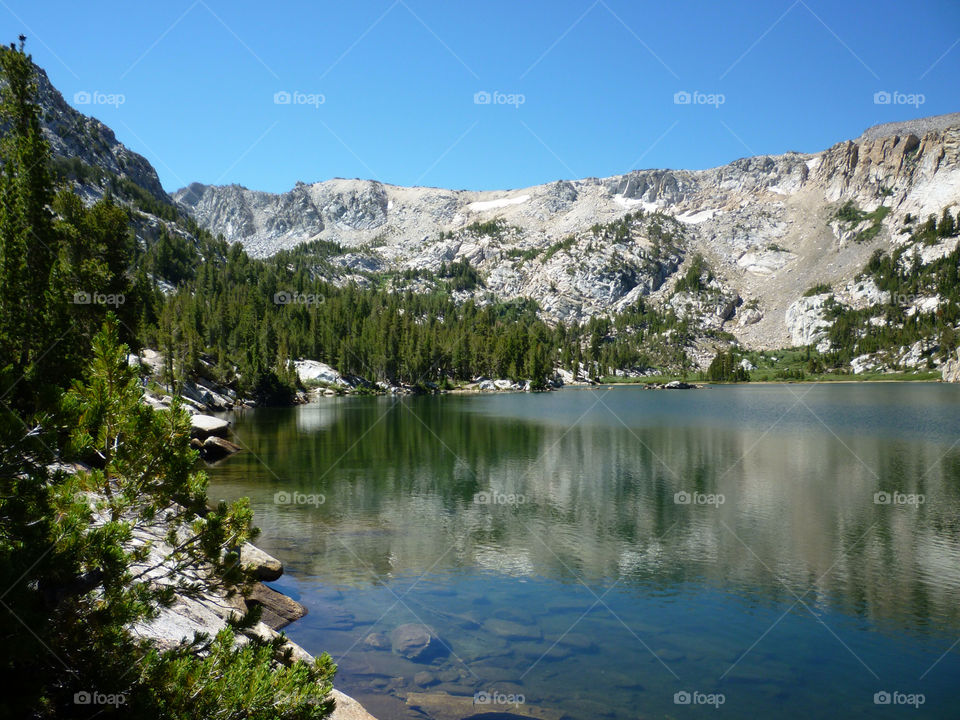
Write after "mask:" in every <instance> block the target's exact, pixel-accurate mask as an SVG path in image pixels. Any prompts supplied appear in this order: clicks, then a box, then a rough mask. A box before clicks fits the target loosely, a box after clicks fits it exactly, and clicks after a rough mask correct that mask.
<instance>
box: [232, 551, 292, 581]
mask: <svg viewBox="0 0 960 720" xmlns="http://www.w3.org/2000/svg"><path fill="white" fill-rule="evenodd" d="M240 562H241V563H242V564H243V566H244V567H245V568H247V569H249V570H253V571H254V572H255V573H256V577H257V580H266V581H267V582H269V581H270V580H276V579H277V578H278V577H280V576H281V575H283V563H281V562H280V561H279V560H277V559H276V558H275V557H273V556H272V555H268V554H267V553H265V552H264V551H263V550H261V549H260V548H258V547H257V546H256V545H251V544H250V543H244V544H243V547H242V548H240Z"/></svg>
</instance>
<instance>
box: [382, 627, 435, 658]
mask: <svg viewBox="0 0 960 720" xmlns="http://www.w3.org/2000/svg"><path fill="white" fill-rule="evenodd" d="M390 644H391V645H392V647H393V651H394V652H395V653H397V654H398V655H400V656H401V657H405V658H406V659H407V660H413V661H414V662H429V661H430V660H432V659H433V658H435V657H438V656H439V655H442V654H444V653H445V651H446V648H445V647H444V646H443V644H442V643H441V642H440V641H439V639H438V638H437V636H436V635H434V634H433V633H432V632H431V631H430V628H428V627H427V626H426V625H419V624H417V623H407V624H406V625H400V626H399V627H396V628H394V630H393V632H391V633H390Z"/></svg>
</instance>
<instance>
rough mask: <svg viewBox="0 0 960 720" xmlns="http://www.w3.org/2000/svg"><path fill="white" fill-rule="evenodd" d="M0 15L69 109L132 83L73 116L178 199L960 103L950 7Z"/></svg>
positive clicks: (790, 129)
mask: <svg viewBox="0 0 960 720" xmlns="http://www.w3.org/2000/svg"><path fill="white" fill-rule="evenodd" d="M0 27H2V28H3V29H4V31H5V33H4V35H5V36H6V37H5V40H4V41H6V42H9V41H11V40H13V39H15V37H16V36H17V35H18V34H19V33H21V32H23V33H24V34H26V35H27V36H28V49H29V50H30V51H31V52H32V53H33V56H34V60H35V61H36V62H37V63H38V64H40V65H41V66H43V67H44V68H46V70H47V72H48V73H49V75H50V77H51V79H52V80H53V82H54V84H55V85H56V86H57V87H58V88H59V89H60V90H61V91H62V92H63V94H64V96H65V97H66V98H67V100H68V102H71V103H72V104H75V94H76V93H82V92H84V91H85V92H88V93H102V94H104V95H106V96H109V95H122V96H123V100H124V102H123V103H122V104H117V105H110V104H105V103H104V102H103V101H108V100H110V98H109V97H105V96H104V95H91V98H92V99H93V100H95V101H99V102H96V104H86V105H77V107H78V108H79V109H81V110H82V111H84V112H87V113H88V114H93V115H95V116H97V117H99V118H100V119H101V120H103V121H104V122H105V123H107V124H108V125H110V126H111V127H112V128H113V129H114V130H115V131H116V133H117V136H118V137H119V138H120V139H121V140H122V141H123V142H124V143H125V144H127V145H128V146H129V147H131V148H132V149H134V150H136V151H137V152H140V153H142V154H143V155H145V156H146V157H147V158H148V159H149V160H150V161H151V162H152V163H153V164H154V166H155V167H156V168H157V171H158V172H159V174H160V179H161V181H162V182H163V185H164V187H165V188H167V189H168V190H174V189H176V188H178V187H181V186H182V185H184V184H186V183H188V182H193V181H201V182H205V183H240V184H243V185H245V186H247V187H250V188H254V189H261V190H270V191H282V190H286V189H288V188H290V187H291V186H292V185H293V184H294V183H295V182H296V181H297V180H303V181H305V182H314V181H317V180H324V179H327V178H331V177H362V178H376V179H379V180H381V181H383V182H389V183H395V184H400V185H412V184H422V185H432V186H440V187H452V188H470V189H495V188H510V187H522V186H526V185H532V184H536V183H542V182H549V181H552V180H556V179H558V178H572V177H588V176H598V177H602V176H607V175H613V174H617V173H622V172H626V171H628V170H631V169H635V168H649V167H673V168H703V167H711V166H715V165H720V164H723V163H726V162H729V161H731V160H733V159H735V158H738V157H743V156H746V155H753V154H761V153H781V152H785V151H788V150H799V151H816V150H820V149H823V148H825V147H828V146H829V145H831V144H833V143H835V142H838V141H840V140H843V139H847V138H851V137H855V136H856V135H858V134H859V133H860V132H861V131H862V130H863V129H864V128H866V127H867V126H869V125H873V124H876V123H880V122H887V121H892V120H899V119H905V118H910V117H917V116H922V115H935V114H940V113H946V112H953V111H957V110H960V2H957V0H927V1H924V0H920V1H919V2H916V3H909V4H905V3H902V2H895V1H893V0H863V1H861V0H844V1H842V2H836V1H835V0H797V1H796V2H794V0H755V1H753V2H714V1H712V0H700V1H697V2H688V1H686V0H667V1H663V0H660V1H658V2H645V1H644V2H637V1H635V0H597V1H596V2H594V0H551V1H549V2H548V1H542V2H541V1H536V2H533V1H527V2H525V1H523V0H521V1H520V2H517V1H516V0H514V1H513V2H509V1H500V0H493V1H490V0H485V1H484V2H472V3H467V2H450V1H449V0H444V1H442V2H441V1H440V0H377V1H371V2H352V1H350V2H343V1H342V0H340V1H338V2H302V3H301V2H296V3H293V2H275V3H263V2H257V3H253V2H223V1H221V0H196V1H194V0H170V1H168V2H163V3H141V2H130V0H127V2H109V1H104V2H84V3H79V2H75V1H73V0H71V2H37V0H0ZM483 91H486V92H489V93H494V92H495V91H496V92H499V93H501V94H502V95H499V96H496V97H495V98H494V99H495V100H499V101H502V102H491V103H489V104H476V103H475V102H474V95H475V93H478V92H483ZM681 91H686V92H689V93H693V92H694V91H698V92H699V93H701V95H699V96H695V97H694V98H693V99H694V100H700V101H709V100H714V101H716V100H719V98H717V97H714V98H710V97H707V96H708V95H714V96H716V95H719V94H722V96H723V98H722V99H723V102H722V104H719V105H709V104H705V103H704V102H691V103H689V104H677V103H675V102H674V94H675V93H677V92H681ZM878 91H886V92H889V93H894V92H899V93H902V95H900V96H891V98H892V100H893V102H891V103H889V104H876V103H875V102H874V93H876V92H878ZM278 92H288V93H291V102H290V103H289V104H277V103H275V102H274V96H275V94H276V93H278ZM294 93H299V95H294ZM920 94H922V96H923V98H922V99H923V103H922V104H919V106H917V105H916V104H908V103H909V102H911V101H914V102H917V101H919V99H920V98H910V97H908V96H909V95H920ZM510 95H514V96H516V95H522V96H523V103H522V104H514V105H511V104H507V102H506V101H509V100H511V99H512V100H518V98H515V97H514V98H510V97H509V96H510ZM281 97H282V96H281ZM321 99H322V100H323V102H322V103H321V102H319V101H320V100H321ZM311 102H312V104H311Z"/></svg>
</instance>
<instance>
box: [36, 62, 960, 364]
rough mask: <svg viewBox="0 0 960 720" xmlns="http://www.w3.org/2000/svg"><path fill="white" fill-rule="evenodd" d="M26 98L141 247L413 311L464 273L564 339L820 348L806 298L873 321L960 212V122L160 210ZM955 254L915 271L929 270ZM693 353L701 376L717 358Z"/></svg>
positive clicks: (117, 157) (313, 188) (44, 95)
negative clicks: (514, 179)
mask: <svg viewBox="0 0 960 720" xmlns="http://www.w3.org/2000/svg"><path fill="white" fill-rule="evenodd" d="M37 84H38V90H39V96H40V105H41V109H42V123H43V128H44V132H45V134H46V135H47V138H48V140H49V141H50V143H51V147H52V149H53V151H54V154H55V160H56V161H55V166H56V169H57V170H58V172H59V173H60V174H61V175H62V176H64V177H65V179H68V180H70V181H72V183H73V185H74V187H75V188H76V189H77V190H78V191H79V192H80V194H81V195H82V196H83V197H84V198H85V199H87V200H88V201H93V200H94V199H96V198H98V197H100V196H102V195H103V194H104V193H105V192H108V191H110V192H112V193H114V194H115V196H117V197H119V198H120V199H121V200H122V201H124V202H128V203H129V204H131V205H132V206H133V207H134V208H135V209H136V210H137V211H138V212H136V213H134V225H135V227H136V231H137V236H138V238H139V239H140V241H141V243H142V244H149V243H150V242H151V241H152V240H153V239H155V238H156V237H157V234H158V233H159V231H160V230H161V229H163V228H166V229H167V230H168V231H170V232H173V233H178V234H180V235H181V236H188V235H189V234H190V230H189V227H190V226H191V224H192V223H194V222H195V223H196V224H197V225H199V226H200V227H202V228H205V229H207V230H209V231H210V232H212V233H213V234H215V235H217V234H222V235H223V236H224V237H225V238H226V239H227V240H228V241H230V242H238V243H241V244H242V245H243V246H244V247H245V249H246V250H247V251H248V252H249V253H250V254H251V255H253V256H260V257H266V256H271V255H274V254H275V253H277V252H279V251H281V250H284V249H291V248H296V247H299V246H302V245H303V244H304V243H308V242H310V241H317V240H319V241H326V242H327V243H335V244H336V246H331V247H337V250H336V251H334V252H328V253H327V254H326V255H325V257H324V260H325V262H324V263H323V267H322V269H321V270H320V271H321V272H322V273H323V274H324V275H326V276H327V277H328V278H329V279H330V280H331V281H333V282H335V283H338V284H345V283H350V282H356V283H358V284H360V285H365V284H366V285H369V284H376V285H378V286H383V285H384V283H385V284H386V287H389V288H393V289H395V290H413V291H417V292H423V291H427V290H429V289H431V288H435V287H437V283H436V282H435V278H436V276H437V275H438V274H439V273H442V272H443V271H444V269H445V268H447V267H449V266H450V265H451V264H452V263H457V262H463V261H466V262H468V263H469V264H470V265H471V266H472V267H473V268H475V269H476V270H477V272H478V274H479V278H480V282H479V283H478V284H476V285H475V286H473V287H469V288H463V289H461V290H458V291H457V292H456V295H457V297H458V298H460V299H467V298H469V297H473V298H476V299H477V300H478V301H480V302H486V301H488V300H487V298H491V297H492V298H497V299H500V300H512V299H530V300H534V301H536V303H537V304H538V306H539V308H540V311H541V313H542V314H543V316H544V317H545V318H546V319H548V320H563V321H568V322H582V321H584V320H586V319H588V318H590V317H593V316H597V315H610V314H614V313H617V312H620V311H623V310H625V309H627V308H631V307H633V306H634V304H635V303H636V302H637V301H638V300H640V299H643V300H644V301H645V302H647V303H648V304H650V305H651V306H654V307H659V308H662V309H665V310H669V311H673V312H675V313H676V314H678V315H679V316H681V317H687V318H689V319H690V320H691V321H693V323H694V325H696V326H698V327H700V328H701V329H703V330H705V331H709V332H710V333H712V336H713V337H714V338H717V337H719V336H718V335H717V333H720V334H721V335H722V334H723V333H729V334H730V335H732V337H733V338H735V339H736V341H737V342H739V343H740V344H741V345H742V346H743V347H745V348H748V349H774V348H780V347H789V346H796V345H803V344H807V343H810V344H820V345H821V347H823V346H822V341H823V338H824V336H825V334H826V329H828V327H829V319H828V318H826V316H825V310H824V303H823V302H819V301H816V300H815V299H811V298H810V297H804V296H805V295H807V294H808V291H809V290H810V288H813V287H814V286H823V287H829V288H830V291H829V293H828V295H829V298H830V300H831V302H838V303H841V304H843V305H844V306H845V307H851V308H858V307H864V306H865V304H870V303H877V302H881V301H882V296H881V295H880V294H878V293H876V292H872V291H871V290H870V289H869V288H868V289H867V290H864V289H863V283H862V282H861V281H860V280H859V279H858V276H859V275H860V274H861V272H862V271H863V268H864V266H865V264H866V262H867V261H868V260H869V259H870V257H871V256H872V255H873V253H874V252H875V251H876V250H878V249H881V250H885V251H892V250H896V249H897V248H900V247H902V246H903V245H904V243H906V242H907V241H908V239H909V237H910V229H911V226H910V221H911V220H912V219H914V218H920V219H924V218H926V217H927V216H929V215H931V214H939V213H941V212H942V210H943V209H944V208H952V211H953V212H955V211H956V209H957V207H958V206H960V113H954V114H950V115H940V116H936V117H929V118H920V119H916V120H911V121H907V122H898V123H887V124H884V125H878V126H875V127H872V128H869V129H867V130H866V131H864V132H863V133H862V134H861V135H860V136H859V137H858V138H856V139H854V140H847V141H844V142H840V143H837V144H835V145H833V146H832V147H830V148H827V149H826V150H823V151H821V152H818V153H797V152H789V153H785V154H782V155H768V156H756V157H749V158H742V159H739V160H736V161H734V162H731V163H729V164H727V165H724V166H721V167H716V168H710V169H706V170H656V169H652V170H638V171H633V172H630V173H627V174H625V175H618V176H613V177H608V178H585V179H580V180H559V181H556V182H552V183H547V184H544V185H538V186H534V187H530V188H524V189H517V190H509V191H462V190H461V191H457V190H446V189H441V188H427V187H400V186H394V185H388V184H384V183H381V182H378V181H375V180H347V179H333V180H327V181H324V182H318V183H313V184H309V185H308V184H304V183H297V185H296V186H295V187H294V188H293V189H291V190H290V191H288V192H285V193H280V194H273V193H267V192H260V191H254V190H248V189H246V188H243V187H240V186H237V185H228V186H208V185H203V184H200V183H193V184H191V185H190V186H188V187H186V188H183V189H180V190H178V191H176V192H174V193H173V194H172V195H168V194H167V193H166V192H165V191H164V190H163V188H162V187H161V185H160V182H159V179H158V177H157V174H156V172H155V170H154V169H153V167H152V166H151V165H150V163H149V162H148V161H147V160H146V159H145V158H143V157H142V156H140V155H138V154H136V153H134V152H132V151H130V150H129V149H128V148H126V147H125V146H123V144H122V143H119V142H118V141H117V139H116V137H115V135H114V133H113V132H112V131H111V130H110V129H109V128H108V127H107V126H106V125H104V124H103V123H101V122H100V121H98V120H96V119H94V118H91V117H87V116H85V115H83V114H82V113H80V112H78V111H77V110H75V109H74V108H72V107H71V106H70V105H69V104H68V103H67V102H66V101H65V100H64V98H63V97H62V95H61V94H60V93H59V92H58V91H57V90H56V88H54V87H53V86H52V85H51V84H50V82H49V79H48V78H47V76H46V74H45V73H44V72H43V70H42V69H40V68H37ZM81 100H82V99H81ZM844 208H846V209H847V211H848V215H847V216H846V217H842V216H841V210H842V209H844ZM851 217H852V218H853V221H851V219H850V218H851ZM955 244H956V241H955V239H951V238H945V239H944V240H943V241H942V242H939V243H938V244H937V245H936V246H935V247H924V248H921V249H917V250H916V252H917V253H920V255H921V259H922V261H923V262H927V261H928V260H932V259H934V258H937V257H943V256H944V255H946V254H948V253H949V252H950V251H952V249H953V247H954V246H955ZM699 258H702V260H703V262H704V263H705V267H706V268H707V271H706V274H705V275H704V278H703V280H704V282H703V283H702V284H701V286H700V287H699V289H697V290H696V291H695V292H690V291H689V289H684V288H681V287H680V285H679V283H681V280H682V278H684V277H685V276H686V275H687V274H688V272H689V270H690V268H691V266H692V264H693V263H694V262H700V260H699ZM318 267H319V265H318ZM431 277H433V278H434V280H431ZM917 302H918V303H924V302H925V303H927V304H928V305H929V303H930V302H931V298H921V299H918V301H917ZM924 308H925V306H923V307H921V305H919V304H918V305H917V310H918V311H924V312H925V311H927V310H925V309H924ZM908 310H909V308H908ZM701 350H702V352H700V353H699V354H697V362H698V363H700V364H703V362H705V361H707V360H708V358H709V357H710V355H711V353H712V352H713V350H712V349H711V348H710V347H704V348H701Z"/></svg>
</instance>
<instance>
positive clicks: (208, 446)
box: [192, 435, 243, 462]
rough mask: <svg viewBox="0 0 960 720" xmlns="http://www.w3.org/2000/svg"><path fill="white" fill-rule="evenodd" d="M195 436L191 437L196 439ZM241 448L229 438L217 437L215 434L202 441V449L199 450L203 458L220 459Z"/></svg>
mask: <svg viewBox="0 0 960 720" xmlns="http://www.w3.org/2000/svg"><path fill="white" fill-rule="evenodd" d="M196 439H197V438H192V440H196ZM242 449H243V448H242V447H240V446H239V445H236V444H234V443H232V442H230V441H229V440H224V439H223V438H222V437H217V436H216V435H211V436H210V437H208V438H207V439H206V440H204V441H203V449H202V450H201V451H200V452H201V454H202V455H203V459H204V460H209V461H211V462H212V461H215V460H222V459H223V458H225V457H227V455H233V454H234V453H238V452H240V451H241V450H242Z"/></svg>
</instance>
